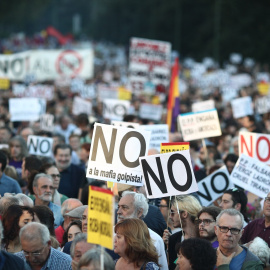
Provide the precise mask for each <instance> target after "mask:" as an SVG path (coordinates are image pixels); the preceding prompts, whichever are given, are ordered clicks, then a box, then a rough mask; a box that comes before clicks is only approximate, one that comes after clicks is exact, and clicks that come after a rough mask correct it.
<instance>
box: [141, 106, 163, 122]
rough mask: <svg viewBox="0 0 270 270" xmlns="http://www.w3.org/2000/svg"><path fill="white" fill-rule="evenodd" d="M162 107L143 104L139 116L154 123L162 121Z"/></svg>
mask: <svg viewBox="0 0 270 270" xmlns="http://www.w3.org/2000/svg"><path fill="white" fill-rule="evenodd" d="M162 111H163V107H162V105H153V104H147V103H143V104H141V106H140V110H139V116H140V117H141V118H143V119H150V120H154V121H160V119H161V116H162Z"/></svg>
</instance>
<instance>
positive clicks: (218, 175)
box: [197, 166, 234, 206]
mask: <svg viewBox="0 0 270 270" xmlns="http://www.w3.org/2000/svg"><path fill="white" fill-rule="evenodd" d="M233 187H234V184H233V183H232V182H231V181H230V174H229V172H228V170H227V167H226V166H223V167H221V168H220V169H219V170H217V171H215V172H213V173H212V174H210V175H209V176H207V177H206V178H204V179H202V180H201V181H199V182H198V188H199V191H198V192H197V193H198V195H199V197H200V200H201V203H202V205H203V206H208V205H210V204H211V203H212V202H214V201H215V200H216V199H218V198H219V197H220V196H222V195H223V193H224V191H225V190H227V189H230V188H233Z"/></svg>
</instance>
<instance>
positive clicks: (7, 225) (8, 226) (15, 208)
mask: <svg viewBox="0 0 270 270" xmlns="http://www.w3.org/2000/svg"><path fill="white" fill-rule="evenodd" d="M24 211H27V212H29V213H30V215H32V217H33V219H34V212H33V209H32V208H31V207H29V206H21V205H17V204H13V205H10V206H9V207H8V209H7V210H6V211H5V212H4V215H3V218H2V222H3V229H4V239H3V243H4V245H5V247H6V248H7V247H8V245H9V242H10V241H13V240H14V239H15V238H16V237H18V236H19V232H20V227H19V220H20V217H21V215H22V214H23V212H24Z"/></svg>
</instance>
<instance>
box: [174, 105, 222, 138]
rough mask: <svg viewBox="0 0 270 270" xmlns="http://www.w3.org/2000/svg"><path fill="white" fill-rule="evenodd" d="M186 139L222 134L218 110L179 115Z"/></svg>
mask: <svg viewBox="0 0 270 270" xmlns="http://www.w3.org/2000/svg"><path fill="white" fill-rule="evenodd" d="M178 121H179V124H180V127H181V130H182V135H183V138H184V141H192V140H198V139H203V138H209V137H215V136H220V135H221V129H220V124H219V119H218V114H217V110H216V109H214V110H209V111H205V112H197V113H186V114H181V115H179V116H178Z"/></svg>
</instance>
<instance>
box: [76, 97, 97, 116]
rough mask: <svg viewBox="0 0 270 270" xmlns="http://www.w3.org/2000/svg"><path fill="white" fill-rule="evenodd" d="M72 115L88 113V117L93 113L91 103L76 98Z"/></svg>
mask: <svg viewBox="0 0 270 270" xmlns="http://www.w3.org/2000/svg"><path fill="white" fill-rule="evenodd" d="M72 113H73V114H74V115H78V114H80V113H86V114H87V115H89V114H91V113H92V104H91V102H89V101H87V100H84V99H82V98H80V97H75V98H74V100H73V106H72Z"/></svg>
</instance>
